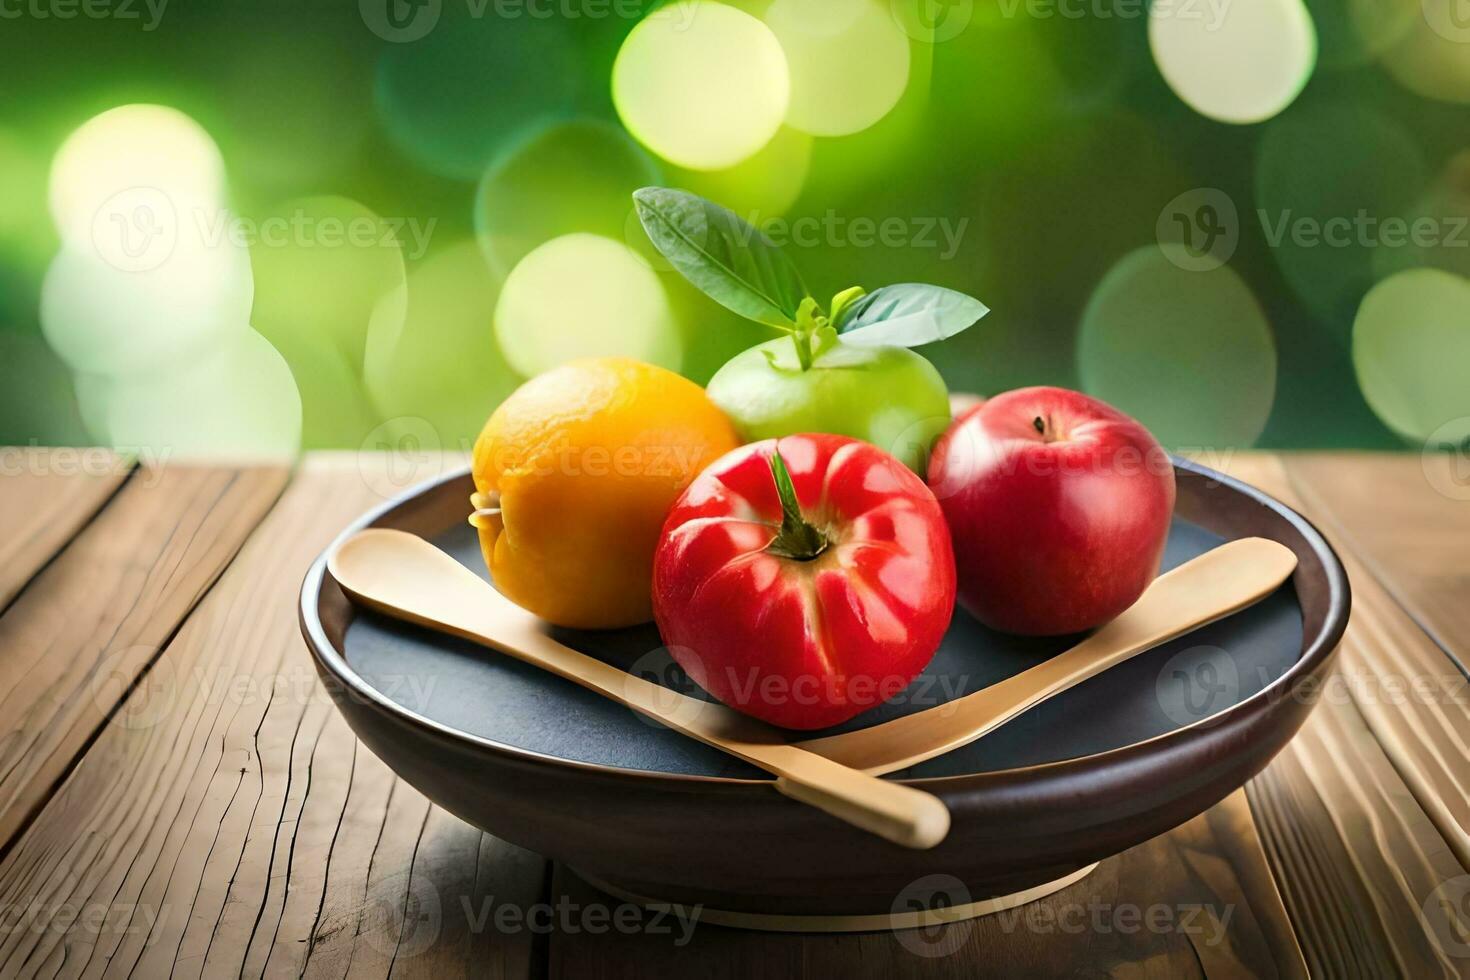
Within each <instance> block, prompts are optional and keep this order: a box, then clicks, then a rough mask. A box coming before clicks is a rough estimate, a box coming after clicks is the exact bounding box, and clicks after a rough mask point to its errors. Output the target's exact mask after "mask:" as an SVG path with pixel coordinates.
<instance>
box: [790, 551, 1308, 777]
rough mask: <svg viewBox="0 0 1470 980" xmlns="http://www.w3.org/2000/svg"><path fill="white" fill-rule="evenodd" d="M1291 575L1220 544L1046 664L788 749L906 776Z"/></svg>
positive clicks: (1289, 559) (1282, 562)
mask: <svg viewBox="0 0 1470 980" xmlns="http://www.w3.org/2000/svg"><path fill="white" fill-rule="evenodd" d="M1295 568H1296V555H1294V554H1292V552H1291V549H1289V548H1287V547H1286V546H1285V545H1283V544H1279V543H1277V542H1275V541H1269V540H1267V539H1265V538H1241V539H1239V540H1236V541H1229V542H1226V543H1225V544H1222V545H1221V546H1220V547H1218V548H1214V549H1212V550H1210V551H1207V552H1205V553H1204V554H1202V555H1200V556H1199V557H1197V558H1194V559H1192V560H1190V561H1187V562H1185V563H1184V564H1183V565H1180V566H1179V567H1178V568H1175V569H1173V570H1171V571H1169V572H1166V573H1164V574H1163V575H1160V576H1159V577H1158V578H1156V579H1154V581H1153V583H1152V584H1151V585H1150V586H1149V587H1148V588H1147V589H1146V590H1145V591H1144V593H1143V595H1142V596H1141V597H1139V599H1138V601H1137V602H1135V603H1134V604H1133V605H1132V606H1129V607H1128V608H1127V609H1126V610H1124V611H1123V613H1122V614H1121V615H1119V616H1118V617H1117V618H1116V619H1114V620H1112V621H1111V622H1109V623H1108V624H1106V625H1105V626H1102V627H1101V628H1099V629H1098V630H1097V632H1095V633H1093V634H1091V635H1090V636H1088V637H1087V638H1086V639H1084V640H1083V641H1082V642H1080V643H1078V644H1077V645H1076V646H1074V647H1072V648H1071V649H1069V650H1067V651H1066V652H1064V653H1060V654H1057V655H1056V656H1055V657H1052V658H1051V659H1050V660H1045V661H1043V662H1042V663H1039V664H1037V665H1036V666H1034V667H1031V668H1029V669H1027V670H1023V671H1022V672H1021V673H1019V674H1014V675H1012V676H1011V677H1008V678H1006V679H1005V680H1003V681H1000V682H998V683H996V684H992V685H990V686H989V687H987V688H983V689H982V690H979V691H976V692H975V693H974V694H969V695H966V696H965V697H962V698H958V699H956V700H954V701H951V702H949V703H947V704H944V705H940V706H938V707H935V708H930V709H928V710H926V711H921V712H918V713H915V714H911V715H905V716H904V717H902V718H895V719H894V720H892V721H888V722H884V723H883V724H881V725H874V726H872V727H871V728H863V729H859V730H858V731H854V732H847V733H844V734H842V735H831V736H828V737H826V738H816V739H808V740H806V741H804V742H797V743H796V744H797V745H798V746H800V747H801V748H803V749H806V750H807V751H809V752H814V753H816V754H818V755H822V756H825V757H827V758H829V759H831V760H833V761H835V762H840V763H842V764H843V765H846V766H850V767H852V768H854V769H861V770H863V771H864V772H869V773H873V774H875V775H877V774H882V773H887V772H894V771H896V770H899V769H904V768H907V767H908V766H911V765H914V764H916V763H919V762H923V761H924V760H925V759H932V758H934V757H935V756H937V755H943V754H944V753H945V752H948V751H950V750H952V749H956V748H959V747H960V746H961V745H965V744H968V743H970V742H973V741H974V740H975V739H977V738H979V737H981V736H982V735H985V734H987V733H989V732H992V731H994V730H995V729H997V728H999V727H1000V726H1001V725H1004V724H1005V723H1006V722H1008V721H1010V720H1011V719H1012V718H1014V717H1016V716H1017V715H1019V714H1021V713H1022V712H1023V711H1025V710H1026V709H1027V708H1030V707H1032V706H1034V705H1037V704H1040V703H1041V702H1042V701H1045V700H1047V699H1048V698H1051V697H1055V696H1056V695H1058V694H1060V693H1062V692H1063V691H1065V690H1068V689H1069V688H1072V687H1075V686H1077V685H1078V684H1081V683H1082V682H1083V681H1085V680H1087V679H1088V678H1089V677H1095V676H1097V675H1098V674H1100V673H1102V672H1103V671H1105V670H1107V669H1109V668H1110V667H1114V666H1116V665H1118V664H1120V663H1122V662H1123V661H1125V660H1127V659H1128V658H1130V657H1132V656H1134V655H1136V654H1138V653H1141V652H1143V651H1144V650H1151V649H1153V648H1154V647H1156V646H1158V645H1159V644H1161V643H1165V642H1168V641H1169V640H1172V639H1174V638H1175V637H1177V636H1182V635H1183V634H1185V633H1187V632H1189V631H1191V630H1194V629H1198V628H1199V627H1201V626H1204V625H1206V624H1208V623H1213V622H1214V621H1215V620H1217V619H1222V618H1224V617H1225V616H1228V615H1230V614H1231V613H1233V612H1236V611H1238V610H1240V609H1243V608H1245V607H1246V606H1249V605H1251V604H1252V603H1254V602H1257V601H1258V600H1260V599H1262V598H1264V597H1265V596H1267V595H1269V594H1270V593H1271V592H1273V591H1274V590H1275V589H1276V587H1277V586H1279V585H1280V584H1281V583H1282V582H1284V581H1286V579H1287V577H1288V576H1290V575H1291V573H1292V570H1293V569H1295Z"/></svg>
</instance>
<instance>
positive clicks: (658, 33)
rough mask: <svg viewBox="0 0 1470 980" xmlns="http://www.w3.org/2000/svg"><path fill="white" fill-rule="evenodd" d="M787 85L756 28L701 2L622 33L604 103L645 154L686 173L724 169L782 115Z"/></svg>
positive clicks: (770, 45) (749, 20) (765, 137)
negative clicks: (613, 108) (608, 101)
mask: <svg viewBox="0 0 1470 980" xmlns="http://www.w3.org/2000/svg"><path fill="white" fill-rule="evenodd" d="M790 91H791V79H790V75H789V72H788V69H787V65H786V57H785V55H784V54H783V53H782V50H781V43H780V42H779V41H778V40H777V39H776V36H775V35H774V34H773V33H771V30H770V28H768V27H767V26H766V25H765V24H764V23H762V22H761V21H759V20H757V19H756V18H754V17H752V16H751V15H750V14H747V13H745V12H744V11H741V10H737V9H735V8H734V7H730V6H726V5H725V4H721V3H713V2H710V0H693V2H688V3H673V4H669V5H667V6H665V7H663V8H661V9H659V10H658V11H656V12H654V13H652V14H650V15H649V16H648V17H646V18H645V19H644V20H642V21H641V22H639V24H638V26H637V27H635V28H633V30H632V31H631V32H629V34H628V37H627V38H626V39H625V40H624V42H623V46H622V48H621V49H620V50H619V51H618V57H617V60H616V61H615V62H614V63H613V71H612V95H613V104H614V105H615V106H616V107H617V111H618V115H619V117H620V118H621V119H622V121H623V125H624V126H626V127H627V129H628V131H629V132H630V133H632V134H633V135H634V136H635V137H636V138H637V139H639V140H640V141H641V142H642V143H643V144H644V145H645V146H647V147H648V148H649V149H651V150H652V151H653V152H654V153H657V154H658V155H659V156H661V157H663V158H665V159H666V160H669V161H671V162H673V163H676V164H678V165H679V166H681V167H688V168H690V169H692V170H719V169H723V168H725V167H733V166H734V165H735V164H737V163H739V162H740V161H742V160H744V159H745V158H746V157H748V156H750V155H751V154H753V153H755V152H756V151H757V150H759V149H760V148H761V147H763V146H765V145H766V143H768V142H769V141H770V139H771V137H773V136H775V135H776V130H777V129H779V128H780V126H781V121H782V120H783V119H784V118H785V116H786V111H787V106H788V104H789V98H790Z"/></svg>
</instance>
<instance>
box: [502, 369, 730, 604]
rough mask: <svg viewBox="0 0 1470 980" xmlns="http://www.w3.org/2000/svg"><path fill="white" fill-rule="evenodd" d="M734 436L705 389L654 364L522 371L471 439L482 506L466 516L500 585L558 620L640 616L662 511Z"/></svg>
mask: <svg viewBox="0 0 1470 980" xmlns="http://www.w3.org/2000/svg"><path fill="white" fill-rule="evenodd" d="M737 445H739V440H738V439H737V437H736V435H735V430H734V428H733V427H732V426H731V425H730V422H729V420H728V419H726V418H725V416H724V414H723V413H721V411H720V410H719V409H718V408H716V407H715V405H714V403H713V402H711V401H710V400H709V398H708V397H706V395H705V393H704V389H703V388H701V387H699V385H697V384H694V383H693V382H692V381H689V380H687V379H685V378H682V377H680V376H679V375H677V374H675V373H673V372H672V371H667V370H665V369H663V368H660V367H655V366H653V365H651V364H644V363H642V362H640V361H635V360H631V359H629V358H625V357H599V358H589V359H586V360H580V361H572V362H570V363H567V364H563V365H561V366H560V367H557V368H555V369H553V370H551V371H548V372H546V373H545V374H542V375H539V376H537V377H536V378H533V379H532V380H530V381H528V382H526V383H525V384H523V385H522V386H521V387H520V388H518V389H516V391H515V393H514V394H512V395H511V396H510V397H509V398H507V399H506V400H505V401H504V402H503V403H502V404H501V405H500V407H499V408H497V409H496V410H495V413H494V414H493V415H491V416H490V420H489V421H488V422H486V423H485V428H484V429H483V430H482V431H481V432H480V437H479V439H477V440H476V441H475V453H474V478H475V489H476V491H477V493H476V495H475V498H474V504H475V506H476V507H477V508H482V509H487V510H489V513H484V514H480V515H477V516H476V518H474V523H475V525H476V526H477V527H478V528H479V531H480V547H481V549H482V550H483V551H484V553H485V562H486V564H487V565H489V567H490V574H491V576H493V578H494V579H495V584H496V586H497V587H499V589H500V590H501V591H502V592H504V593H505V594H506V595H507V596H509V597H510V598H511V599H512V600H514V601H515V602H517V603H518V604H520V605H521V606H524V607H525V608H526V609H529V610H530V611H531V612H533V613H535V614H536V615H538V616H540V617H541V618H543V619H546V620H549V621H550V622H552V623H556V624H557V625H559V626H568V627H573V628H576V629H610V628H614V627H620V626H632V625H634V624H636V623H642V622H646V621H648V620H649V619H651V618H652V617H653V611H652V606H651V597H650V587H651V583H652V576H653V553H654V550H655V548H656V547H657V545H658V537H659V532H660V531H661V529H662V527H663V522H664V516H665V515H666V514H667V513H668V510H669V507H670V506H671V505H672V504H673V502H674V500H675V498H677V497H678V496H679V494H680V493H681V492H683V490H684V488H685V487H686V486H688V484H689V481H691V480H692V479H694V477H695V475H696V474H698V473H699V471H700V470H702V469H704V467H705V466H707V465H709V464H710V463H711V462H713V461H714V460H716V459H717V458H719V457H720V456H722V455H724V454H725V453H726V452H729V451H730V450H731V449H734V448H735V447H736V446H737ZM495 508H498V510H499V513H498V514H495V513H494V509H495Z"/></svg>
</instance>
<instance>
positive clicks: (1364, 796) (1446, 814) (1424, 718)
mask: <svg viewBox="0 0 1470 980" xmlns="http://www.w3.org/2000/svg"><path fill="white" fill-rule="evenodd" d="M1229 469H1230V472H1231V473H1232V475H1235V476H1237V477H1239V478H1241V479H1244V480H1246V481H1247V482H1249V483H1252V484H1254V485H1256V486H1259V487H1261V488H1262V489H1264V490H1266V491H1267V492H1269V493H1272V494H1274V495H1276V496H1277V497H1279V498H1280V499H1282V500H1283V501H1285V502H1286V503H1288V504H1291V505H1292V506H1296V507H1303V502H1302V500H1301V499H1300V498H1299V497H1298V495H1297V494H1296V492H1295V490H1294V488H1293V486H1292V484H1291V481H1290V479H1289V478H1288V476H1287V471H1286V469H1285V467H1284V466H1283V465H1282V463H1281V462H1280V461H1279V460H1277V459H1274V458H1271V457H1264V456H1242V457H1237V458H1236V459H1235V460H1234V461H1233V462H1232V463H1231V465H1230V467H1229ZM1337 479H1338V480H1342V481H1350V480H1357V479H1361V477H1359V476H1358V475H1357V473H1356V471H1355V469H1354V468H1353V467H1352V466H1345V467H1344V468H1343V469H1342V470H1341V471H1340V472H1339V474H1338V476H1337ZM1303 509H1304V510H1305V511H1306V512H1307V513H1308V516H1312V517H1316V518H1318V519H1319V520H1320V519H1321V516H1322V515H1321V514H1320V513H1319V512H1318V511H1317V510H1316V509H1313V508H1311V507H1304V508H1303ZM1324 531H1325V532H1326V533H1328V535H1329V537H1334V538H1335V540H1334V542H1333V543H1334V546H1335V547H1337V549H1338V552H1339V554H1340V555H1341V556H1342V558H1343V561H1344V565H1345V566H1346V567H1347V569H1348V573H1349V577H1350V579H1351V581H1352V585H1353V591H1354V599H1353V619H1352V622H1351V623H1350V625H1349V627H1348V632H1347V636H1346V638H1345V639H1344V641H1343V648H1342V651H1341V653H1340V655H1339V658H1338V667H1337V671H1336V674H1335V676H1334V678H1333V682H1332V683H1330V684H1328V685H1327V686H1325V687H1324V688H1322V689H1321V690H1320V691H1319V692H1316V693H1315V694H1314V695H1313V696H1315V697H1317V698H1318V700H1319V703H1318V705H1317V707H1316V709H1315V710H1314V712H1313V714H1312V716H1311V717H1310V718H1309V720H1308V722H1307V724H1306V726H1305V727H1304V728H1303V730H1302V732H1301V734H1300V735H1299V736H1298V737H1297V738H1296V739H1295V740H1293V741H1292V743H1291V744H1290V745H1288V746H1287V748H1286V749H1285V750H1284V751H1283V752H1282V754H1281V755H1280V756H1278V757H1277V759H1276V760H1275V761H1274V762H1273V763H1272V765H1271V766H1270V767H1269V768H1268V769H1267V770H1266V771H1265V772H1264V773H1262V774H1261V775H1260V776H1258V777H1257V778H1256V779H1255V780H1253V781H1252V783H1251V784H1250V786H1249V787H1248V790H1249V796H1250V800H1251V803H1252V806H1253V808H1254V811H1255V813H1256V815H1257V818H1258V826H1259V828H1260V831H1261V836H1262V839H1263V842H1264V843H1265V845H1266V852H1267V854H1268V856H1269V857H1270V858H1271V865H1272V871H1273V873H1274V874H1275V875H1276V878H1277V882H1278V884H1279V885H1280V888H1281V891H1282V895H1283V898H1284V900H1285V902H1286V907H1287V909H1288V911H1289V912H1290V914H1291V918H1292V921H1293V923H1294V924H1295V925H1296V927H1297V935H1298V937H1299V938H1300V940H1301V942H1302V945H1303V951H1304V953H1305V955H1306V957H1307V962H1308V965H1309V967H1310V968H1311V969H1312V972H1313V973H1314V974H1318V973H1320V974H1324V975H1341V974H1343V973H1352V972H1359V971H1361V972H1365V973H1367V974H1370V975H1372V974H1382V973H1394V972H1400V973H1404V974H1405V975H1409V976H1436V975H1455V974H1456V973H1457V972H1459V971H1460V970H1462V969H1463V968H1464V967H1465V966H1466V964H1465V962H1464V961H1463V960H1462V959H1456V958H1455V957H1454V956H1453V951H1454V946H1453V944H1447V943H1445V942H1444V941H1442V940H1440V939H1438V938H1437V937H1438V936H1440V935H1453V931H1452V930H1453V929H1465V928H1467V927H1470V921H1463V918H1462V911H1456V910H1454V909H1452V908H1447V907H1442V906H1439V905H1436V898H1435V896H1436V895H1442V894H1444V892H1443V889H1444V888H1446V887H1448V888H1450V889H1454V888H1456V887H1457V885H1456V884H1455V883H1456V882H1461V881H1466V879H1465V878H1464V876H1465V871H1466V864H1465V861H1464V856H1463V855H1464V850H1465V826H1466V824H1465V822H1464V820H1465V816H1464V815H1465V799H1464V791H1463V788H1462V787H1463V786H1464V784H1465V779H1466V772H1465V769H1466V766H1465V761H1464V760H1465V755H1464V754H1463V749H1462V748H1460V746H1463V745H1464V732H1465V718H1464V705H1463V704H1459V703H1457V698H1458V697H1459V696H1460V695H1459V694H1458V693H1457V691H1462V690H1463V688H1461V687H1459V685H1458V684H1457V683H1456V681H1455V679H1456V678H1457V677H1459V674H1458V671H1456V670H1455V669H1454V667H1453V665H1452V664H1450V663H1449V661H1448V660H1447V659H1446V658H1445V657H1444V655H1443V653H1442V652H1441V651H1439V650H1438V648H1437V647H1435V646H1434V644H1433V643H1432V642H1431V641H1430V640H1429V638H1428V637H1427V636H1425V635H1424V634H1423V632H1422V631H1420V630H1418V629H1417V628H1416V627H1415V626H1414V624H1413V621H1412V620H1411V619H1410V618H1409V617H1408V616H1407V614H1406V613H1405V612H1404V611H1403V610H1402V609H1401V608H1399V607H1398V606H1397V605H1396V604H1395V603H1394V602H1393V601H1392V599H1391V598H1390V597H1389V596H1388V595H1387V594H1386V593H1385V592H1384V591H1383V590H1382V587H1381V586H1379V585H1378V584H1377V583H1376V581H1375V580H1374V579H1373V577H1372V576H1371V575H1370V574H1369V573H1368V572H1367V570H1366V569H1365V568H1364V566H1363V565H1362V563H1361V562H1360V561H1359V560H1358V559H1357V557H1356V556H1355V555H1354V553H1353V552H1352V550H1351V549H1350V548H1348V547H1344V542H1343V541H1342V540H1340V539H1336V536H1335V535H1334V534H1333V533H1332V528H1331V527H1330V526H1328V527H1325V528H1324ZM1416 682H1417V683H1418V684H1419V688H1418V690H1419V691H1420V692H1421V693H1420V694H1419V695H1417V696H1415V695H1412V694H1411V695H1410V696H1407V697H1400V696H1398V695H1397V694H1395V693H1394V692H1395V691H1398V690H1400V688H1399V685H1401V684H1403V683H1408V684H1410V685H1412V684H1414V683H1416ZM1456 752H1459V753H1460V754H1459V755H1458V756H1456V755H1455V753H1456ZM1467 883H1470V882H1467ZM1431 908H1434V909H1438V911H1436V912H1435V913H1434V914H1433V915H1431V914H1430V913H1428V912H1426V909H1431ZM1435 915H1441V916H1445V917H1447V919H1448V920H1452V921H1445V922H1436V921H1435ZM1447 928H1448V929H1450V930H1451V931H1450V932H1448V933H1446V932H1443V930H1444V929H1447Z"/></svg>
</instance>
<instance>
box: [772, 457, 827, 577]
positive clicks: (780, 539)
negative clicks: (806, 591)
mask: <svg viewBox="0 0 1470 980" xmlns="http://www.w3.org/2000/svg"><path fill="white" fill-rule="evenodd" d="M769 462H770V465H771V478H772V479H773V480H775V481H776V496H777V497H779V498H780V499H781V530H779V531H777V532H776V536H775V537H774V538H772V539H771V543H770V544H768V545H766V551H768V552H770V553H771V554H773V555H776V556H777V557H780V558H791V559H793V560H795V561H811V560H812V559H813V558H816V557H817V556H818V555H820V554H821V553H822V552H823V551H826V550H827V536H826V535H825V534H823V533H822V532H821V531H819V530H818V529H817V528H816V526H815V525H813V524H812V523H810V522H809V521H808V520H807V519H806V518H805V517H803V516H802V513H801V502H800V501H798V500H797V499H796V487H795V486H794V485H792V483H791V471H790V470H788V469H787V468H786V460H784V459H782V458H781V450H780V449H779V448H777V449H775V450H774V451H772V453H771V458H770V460H769Z"/></svg>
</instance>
